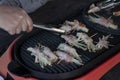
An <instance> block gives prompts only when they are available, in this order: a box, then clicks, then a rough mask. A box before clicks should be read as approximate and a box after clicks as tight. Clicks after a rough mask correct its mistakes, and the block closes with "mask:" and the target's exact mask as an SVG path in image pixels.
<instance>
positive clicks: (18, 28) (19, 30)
mask: <svg viewBox="0 0 120 80" xmlns="http://www.w3.org/2000/svg"><path fill="white" fill-rule="evenodd" d="M21 26H22V25H20V26H18V27H17V29H16V34H20V32H21V31H22V27H21Z"/></svg>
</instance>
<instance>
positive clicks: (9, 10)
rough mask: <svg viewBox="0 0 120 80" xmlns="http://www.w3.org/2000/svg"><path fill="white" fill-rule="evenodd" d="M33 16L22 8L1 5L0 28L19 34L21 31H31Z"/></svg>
mask: <svg viewBox="0 0 120 80" xmlns="http://www.w3.org/2000/svg"><path fill="white" fill-rule="evenodd" d="M32 25H33V23H32V20H31V18H30V17H29V16H28V15H27V13H26V12H25V11H24V10H22V9H21V8H16V7H10V6H0V28H1V29H3V30H5V31H7V32H8V33H9V34H11V35H13V34H19V33H20V32H21V31H27V32H29V31H31V30H32V28H33V26H32Z"/></svg>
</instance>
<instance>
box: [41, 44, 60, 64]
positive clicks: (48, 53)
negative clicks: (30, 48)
mask: <svg viewBox="0 0 120 80" xmlns="http://www.w3.org/2000/svg"><path fill="white" fill-rule="evenodd" d="M41 51H42V52H43V53H44V54H45V55H46V56H47V57H48V58H49V59H50V61H51V62H52V63H53V62H56V61H57V59H58V57H57V56H56V55H55V54H54V53H53V52H52V51H51V50H50V48H48V47H45V46H42V47H41Z"/></svg>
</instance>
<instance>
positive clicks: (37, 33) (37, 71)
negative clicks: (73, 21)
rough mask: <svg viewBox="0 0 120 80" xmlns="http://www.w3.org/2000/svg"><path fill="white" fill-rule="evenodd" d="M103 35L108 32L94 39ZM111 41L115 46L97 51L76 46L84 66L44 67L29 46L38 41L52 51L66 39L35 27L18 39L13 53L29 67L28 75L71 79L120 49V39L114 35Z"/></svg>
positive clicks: (62, 63)
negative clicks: (35, 58)
mask: <svg viewBox="0 0 120 80" xmlns="http://www.w3.org/2000/svg"><path fill="white" fill-rule="evenodd" d="M78 18H79V17H78ZM95 33H98V32H96V31H93V30H90V32H89V34H88V35H93V34H95ZM102 35H106V34H103V33H98V35H96V36H95V37H94V40H96V41H97V40H98V37H102ZM109 41H110V43H111V44H112V45H114V46H113V47H109V49H103V50H101V51H97V52H96V53H92V52H91V53H90V52H88V51H83V50H80V49H77V48H76V50H77V52H78V53H79V54H80V55H82V60H83V63H84V65H83V66H79V65H76V64H74V63H66V62H61V63H60V64H57V63H54V64H53V66H46V67H45V68H44V69H42V68H41V67H40V65H39V64H36V63H34V57H33V56H31V55H30V52H29V51H27V50H26V49H27V48H28V47H35V45H37V43H41V44H42V45H44V46H47V47H49V48H50V49H51V50H52V51H55V50H56V48H57V46H58V45H59V44H60V43H63V42H65V41H64V39H62V38H60V34H59V35H58V33H53V32H49V31H45V30H40V29H35V30H34V31H32V32H31V33H28V34H26V35H23V36H22V37H21V38H20V39H19V40H18V41H17V43H16V44H15V46H14V54H13V55H14V60H15V62H17V63H18V64H19V65H20V66H22V67H24V68H25V69H27V71H28V72H29V73H28V75H31V76H32V77H35V78H38V79H40V80H42V79H43V80H71V79H74V78H77V77H80V76H82V75H84V74H86V73H87V72H89V71H90V70H92V69H93V68H95V67H97V66H99V65H100V64H101V63H102V62H103V61H105V60H107V59H108V58H110V57H111V56H113V55H115V54H116V53H117V52H118V51H119V49H120V39H118V37H116V36H114V38H112V39H109ZM11 68H12V67H11ZM9 69H10V67H9ZM19 69H20V68H19ZM13 73H14V72H13Z"/></svg>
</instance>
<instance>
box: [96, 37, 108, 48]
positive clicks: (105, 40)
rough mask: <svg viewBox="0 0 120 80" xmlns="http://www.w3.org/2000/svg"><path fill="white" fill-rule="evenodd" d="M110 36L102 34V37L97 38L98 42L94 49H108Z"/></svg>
mask: <svg viewBox="0 0 120 80" xmlns="http://www.w3.org/2000/svg"><path fill="white" fill-rule="evenodd" d="M109 38H110V35H107V36H102V38H99V42H98V43H97V44H96V49H97V50H101V49H102V48H106V49H108V48H109V46H110V44H109V41H108V39H109Z"/></svg>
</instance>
